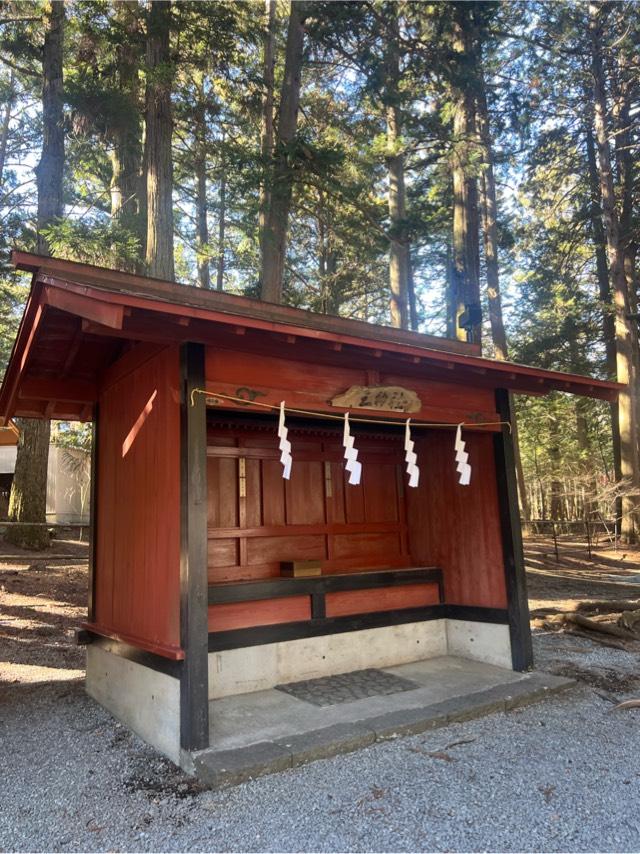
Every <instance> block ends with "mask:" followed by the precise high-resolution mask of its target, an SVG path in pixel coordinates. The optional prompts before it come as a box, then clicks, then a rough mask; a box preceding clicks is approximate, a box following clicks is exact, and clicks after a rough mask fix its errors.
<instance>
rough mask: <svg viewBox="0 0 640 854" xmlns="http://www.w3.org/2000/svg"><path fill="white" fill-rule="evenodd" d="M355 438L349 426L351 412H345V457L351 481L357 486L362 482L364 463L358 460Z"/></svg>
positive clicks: (343, 440) (343, 442)
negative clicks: (354, 445)
mask: <svg viewBox="0 0 640 854" xmlns="http://www.w3.org/2000/svg"><path fill="white" fill-rule="evenodd" d="M353 443H354V438H353V436H352V435H351V429H350V427H349V413H348V412H345V414H344V435H343V438H342V444H343V445H344V458H345V460H346V464H345V468H346V470H347V471H348V472H349V483H350V484H351V485H352V486H357V485H358V484H359V483H360V476H361V474H362V463H360V462H358V451H357V449H356V448H354V447H353Z"/></svg>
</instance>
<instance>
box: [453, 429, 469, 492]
mask: <svg viewBox="0 0 640 854" xmlns="http://www.w3.org/2000/svg"><path fill="white" fill-rule="evenodd" d="M464 444H465V443H464V442H463V441H462V424H458V429H457V430H456V442H455V445H454V447H455V451H456V471H457V472H458V474H459V475H460V480H459V481H458V482H459V483H461V484H462V486H469V484H470V482H471V466H470V465H469V454H468V453H467V452H466V451H465V449H464Z"/></svg>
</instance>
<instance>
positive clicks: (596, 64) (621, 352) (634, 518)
mask: <svg viewBox="0 0 640 854" xmlns="http://www.w3.org/2000/svg"><path fill="white" fill-rule="evenodd" d="M601 14H602V9H601V6H600V4H599V3H593V2H592V3H590V4H589V30H590V35H591V72H592V75H593V100H594V118H595V131H596V144H597V150H598V167H599V178H600V195H601V198H602V219H603V224H604V230H605V235H606V240H607V255H608V259H609V275H610V278H611V286H612V290H613V305H614V311H615V315H614V318H615V340H616V374H617V380H618V382H620V383H623V384H624V388H623V389H622V391H621V392H620V396H619V399H618V424H619V430H620V462H621V472H622V477H623V483H624V486H625V494H624V495H623V498H622V523H621V534H622V538H623V540H624V541H625V542H630V543H633V542H636V540H637V537H638V531H639V530H640V512H639V510H638V507H637V504H638V501H639V493H640V484H639V471H638V451H637V441H636V433H637V425H636V394H635V389H634V386H633V373H634V371H633V330H632V329H631V321H630V319H629V295H628V291H627V280H626V276H625V272H624V256H623V250H622V242H621V235H620V220H619V216H618V210H617V207H616V197H615V188H614V181H613V172H612V167H611V151H610V145H609V137H608V113H607V96H606V87H605V74H604V66H603V60H602V24H601Z"/></svg>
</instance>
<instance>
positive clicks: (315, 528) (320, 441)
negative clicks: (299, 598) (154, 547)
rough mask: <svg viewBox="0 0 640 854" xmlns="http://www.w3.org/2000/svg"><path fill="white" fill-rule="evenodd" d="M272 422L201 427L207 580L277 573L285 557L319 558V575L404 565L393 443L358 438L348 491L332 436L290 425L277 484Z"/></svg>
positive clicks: (407, 560) (397, 455)
mask: <svg viewBox="0 0 640 854" xmlns="http://www.w3.org/2000/svg"><path fill="white" fill-rule="evenodd" d="M275 426H276V420H275V418H274V419H273V424H272V426H271V428H270V429H265V430H256V431H252V430H245V429H237V430H234V429H217V430H215V429H213V430H210V431H209V435H208V439H207V442H208V495H209V512H208V517H209V581H210V583H212V584H214V583H219V582H229V581H236V582H237V581H252V580H258V579H265V578H273V577H277V576H279V575H280V561H285V560H320V561H321V562H322V569H323V572H324V573H332V572H344V571H351V572H355V571H357V570H358V569H375V568H391V567H406V566H410V565H411V557H410V555H409V552H408V549H407V521H406V512H405V498H404V496H405V489H404V484H403V477H402V466H403V463H402V461H403V453H402V450H401V448H402V446H401V444H400V443H399V442H395V441H389V440H375V439H363V440H359V441H358V448H359V459H360V460H362V462H363V477H362V483H361V484H360V485H358V486H350V485H347V482H346V481H347V476H348V473H346V472H345V470H344V465H343V449H342V444H341V441H340V440H339V439H338V438H337V436H335V435H334V436H331V435H330V436H328V437H326V436H325V437H314V436H309V435H307V434H306V433H305V432H303V431H296V430H295V429H290V431H289V438H290V440H291V442H292V444H293V453H294V464H293V467H292V471H291V478H290V480H289V481H285V480H283V478H282V466H281V464H280V459H279V458H280V451H279V450H278V439H277V435H276V432H275ZM241 461H244V462H243V465H244V469H245V492H246V494H245V495H244V496H241V495H240V486H239V484H240V465H241Z"/></svg>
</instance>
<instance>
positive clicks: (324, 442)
mask: <svg viewBox="0 0 640 854" xmlns="http://www.w3.org/2000/svg"><path fill="white" fill-rule="evenodd" d="M12 260H13V263H14V265H15V266H16V267H17V268H18V269H20V270H25V271H29V272H31V273H32V275H33V282H32V286H31V293H30V296H29V300H28V303H27V306H26V308H25V312H24V316H23V318H22V322H21V325H20V329H19V332H18V335H17V338H16V341H15V344H14V348H13V352H12V356H11V360H10V363H9V366H8V368H7V371H6V375H5V378H4V382H3V385H2V388H1V390H0V423H5V424H6V423H8V419H10V418H12V417H14V416H20V417H25V418H59V419H77V420H80V421H93V424H94V431H95V432H94V439H95V441H94V451H93V453H94V460H93V483H92V502H91V515H92V543H91V560H90V588H89V604H88V618H87V623H86V625H85V632H84V635H85V640H86V641H87V642H88V647H87V682H86V684H87V690H88V691H89V693H90V694H91V695H92V696H93V697H95V698H96V699H97V700H98V701H99V702H101V703H102V704H103V705H105V706H106V707H107V708H109V709H110V710H111V711H112V712H113V713H114V714H115V715H116V716H117V717H118V718H120V719H121V720H122V721H124V722H126V723H127V724H128V725H129V726H130V727H131V728H132V729H133V730H135V731H136V732H137V733H138V734H140V735H141V736H142V737H143V738H144V739H146V740H147V741H148V742H150V743H151V744H153V745H155V746H156V747H157V748H158V749H159V750H160V751H162V752H163V753H165V754H166V755H167V756H168V757H170V758H171V759H172V760H174V761H175V762H176V763H179V764H182V765H183V766H184V767H189V756H190V755H191V752H192V751H195V750H199V749H202V748H206V747H207V746H208V745H209V720H208V717H209V702H208V701H209V700H210V699H213V698H219V697H223V696H227V695H232V694H241V693H245V692H251V691H257V690H261V689H265V688H270V687H273V686H274V685H276V684H280V683H285V682H293V681H296V680H300V679H309V678H313V677H318V676H323V675H328V674H334V673H343V672H348V671H353V670H357V669H361V668H367V667H376V666H379V667H385V666H386V667H388V666H391V665H394V664H400V663H405V662H411V661H416V660H420V659H425V658H429V657H432V656H440V655H445V654H447V653H449V654H452V655H458V656H463V657H465V656H466V657H470V658H477V659H480V660H483V661H487V662H490V663H493V664H496V665H499V666H502V667H509V668H513V669H515V670H526V669H528V668H530V667H531V666H532V652H531V637H530V632H529V622H528V610H527V598H526V590H525V581H524V568H523V559H522V544H521V536H520V527H519V518H518V504H517V498H516V485H515V475H514V464H513V450H512V440H511V434H510V428H509V422H510V418H511V416H510V412H509V394H508V393H509V391H513V392H517V393H523V394H536V395H539V394H546V393H548V392H549V391H551V390H559V391H564V392H572V393H575V394H579V395H587V396H590V397H595V398H601V399H604V400H613V399H615V397H616V394H617V389H618V386H617V385H616V384H615V383H610V382H603V381H599V380H594V379H589V378H587V377H582V376H575V375H569V374H561V373H554V372H551V371H544V370H538V369H535V368H530V367H524V366H522V365H515V364H511V363H504V362H499V361H494V360H490V359H484V358H482V357H481V355H480V350H479V347H477V346H476V345H473V344H465V343H460V342H456V341H450V340H445V339H441V338H434V337H430V336H426V335H421V334H418V333H414V332H406V331H400V330H396V329H390V328H386V327H381V326H373V325H369V324H367V323H364V322H360V321H356V320H348V319H343V318H338V317H328V316H324V315H318V314H312V313H310V312H307V311H302V310H299V309H294V308H289V307H287V306H281V305H273V304H268V303H262V302H259V301H256V300H251V299H248V298H244V297H238V296H232V295H229V294H226V293H219V292H215V291H206V292H205V291H202V290H200V289H197V288H193V287H186V286H183V285H178V284H175V283H172V282H163V281H158V280H155V279H150V278H145V277H141V276H135V275H130V274H125V273H120V272H116V271H113V270H107V269H102V268H98V267H92V266H88V265H84V264H77V263H73V262H69V261H63V260H58V259H51V258H43V257H39V256H36V255H29V254H26V253H22V252H14V253H13V256H12ZM281 401H284V404H285V417H286V429H287V430H288V437H287V439H286V441H290V442H291V458H292V463H291V473H290V478H289V479H285V478H283V466H282V464H281V453H282V448H281V445H280V441H281V439H282V438H283V436H282V435H281V436H279V435H278V427H279V411H278V407H279V406H280V403H281ZM292 410H296V411H292ZM347 411H348V412H349V418H350V433H351V436H352V437H353V443H354V447H355V449H357V452H358V455H357V460H358V462H359V463H360V464H361V466H362V470H361V479H360V482H359V483H357V484H353V483H349V479H351V474H350V472H349V470H347V469H346V468H345V447H344V444H343V442H344V414H345V412H347ZM328 416H332V417H331V418H330V417H328ZM407 418H411V439H412V441H414V442H415V446H414V451H415V453H416V455H417V466H418V467H419V469H420V476H419V483H418V485H417V486H414V487H412V486H409V483H408V476H407V473H406V464H407V461H406V451H405V429H406V419H407ZM359 419H362V420H359ZM460 423H463V424H464V427H463V429H462V439H463V441H464V443H465V448H464V451H462V449H458V450H459V451H460V452H462V456H460V455H458V456H457V457H456V456H454V453H455V449H454V442H455V440H456V432H457V431H456V425H458V424H460ZM464 453H468V455H469V456H468V465H470V466H471V478H470V483H469V484H468V485H463V484H461V483H460V482H459V481H460V478H461V473H460V467H459V465H460V464H461V465H462V466H463V467H464V465H465V463H464ZM318 562H319V566H318ZM292 564H295V566H296V567H300V566H301V567H302V570H303V571H304V569H305V567H306V568H307V569H309V568H310V570H309V571H310V572H311V571H314V572H319V573H320V574H317V575H311V574H308V575H305V577H290V574H288V573H289V572H290V569H291V565H292ZM314 566H315V569H314Z"/></svg>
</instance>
